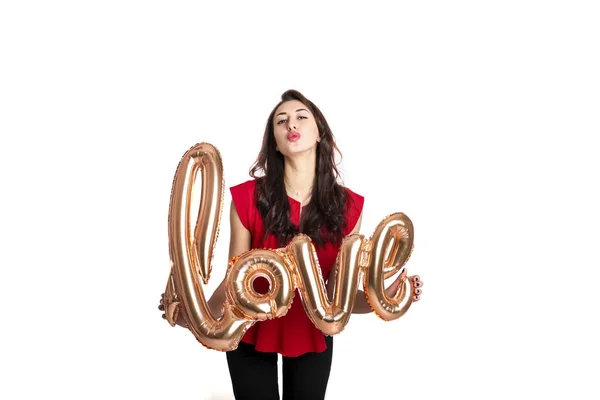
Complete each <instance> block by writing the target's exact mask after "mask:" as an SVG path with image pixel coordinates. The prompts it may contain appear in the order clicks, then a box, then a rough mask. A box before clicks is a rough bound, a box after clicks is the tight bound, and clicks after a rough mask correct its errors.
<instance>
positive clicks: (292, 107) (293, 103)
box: [275, 100, 310, 116]
mask: <svg viewBox="0 0 600 400" xmlns="http://www.w3.org/2000/svg"><path fill="white" fill-rule="evenodd" d="M298 110H306V111H308V112H310V110H309V109H308V107H307V106H306V105H304V103H302V102H301V101H299V100H289V101H286V102H284V103H282V104H280V105H279V107H277V110H275V116H277V115H279V114H281V113H287V114H291V113H295V112H297V111H298Z"/></svg>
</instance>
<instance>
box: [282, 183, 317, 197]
mask: <svg viewBox="0 0 600 400" xmlns="http://www.w3.org/2000/svg"><path fill="white" fill-rule="evenodd" d="M284 183H285V186H286V187H287V188H288V189H290V190H291V191H292V193H295V194H296V196H300V192H299V191H297V190H294V189H292V187H291V186H290V185H289V184H288V183H287V179H284ZM313 186H314V185H310V188H309V189H308V192H307V195H306V197H307V198H308V195H309V194H310V192H311V191H312V188H313ZM304 200H306V198H305V199H304ZM304 200H302V201H304Z"/></svg>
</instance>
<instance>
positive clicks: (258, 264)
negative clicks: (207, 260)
mask: <svg viewBox="0 0 600 400" xmlns="http://www.w3.org/2000/svg"><path fill="white" fill-rule="evenodd" d="M291 272H292V271H291V270H290V269H289V268H288V266H287V262H286V260H285V259H284V254H282V252H281V251H280V250H268V249H257V250H251V251H248V252H246V253H244V254H242V255H240V256H239V257H236V258H234V259H233V260H232V263H231V264H230V268H229V270H228V271H227V277H226V283H225V285H226V288H227V298H228V300H229V303H230V304H231V305H232V306H233V307H235V308H236V309H238V310H239V311H240V312H241V313H242V314H243V315H244V316H245V317H246V318H249V319H253V320H259V321H264V320H267V319H273V318H279V317H282V316H284V315H285V314H286V313H287V311H288V309H289V308H290V306H291V305H292V300H293V296H294V281H293V278H292V275H291ZM259 277H262V278H265V279H267V280H268V281H269V284H270V288H269V291H268V292H267V293H265V294H260V293H257V292H256V291H255V290H254V286H253V285H252V284H253V282H254V280H255V279H256V278H259Z"/></svg>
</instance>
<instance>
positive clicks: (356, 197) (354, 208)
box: [346, 188, 365, 234]
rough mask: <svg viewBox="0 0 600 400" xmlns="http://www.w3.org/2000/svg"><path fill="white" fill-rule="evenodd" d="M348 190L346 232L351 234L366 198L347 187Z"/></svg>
mask: <svg viewBox="0 0 600 400" xmlns="http://www.w3.org/2000/svg"><path fill="white" fill-rule="evenodd" d="M346 191H347V192H348V202H347V203H346V234H349V233H350V232H352V230H354V228H355V227H356V224H357V223H358V219H359V218H360V214H361V213H362V210H363V205H364V204H365V198H364V197H363V196H361V195H360V194H358V193H354V192H353V191H352V190H350V189H348V188H346Z"/></svg>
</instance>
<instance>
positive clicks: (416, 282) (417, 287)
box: [385, 269, 423, 301]
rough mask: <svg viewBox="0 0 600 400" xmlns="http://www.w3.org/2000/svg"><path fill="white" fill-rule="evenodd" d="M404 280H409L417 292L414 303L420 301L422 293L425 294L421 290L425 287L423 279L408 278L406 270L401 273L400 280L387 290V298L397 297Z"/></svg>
mask: <svg viewBox="0 0 600 400" xmlns="http://www.w3.org/2000/svg"><path fill="white" fill-rule="evenodd" d="M404 279H409V280H410V283H411V285H412V286H413V288H414V290H415V294H414V296H413V301H419V300H420V299H421V293H423V291H422V290H421V287H423V281H422V280H421V278H419V275H413V276H409V277H407V276H406V269H405V270H404V271H402V272H401V273H400V278H399V279H396V280H395V281H394V283H392V284H391V285H390V287H389V288H387V289H386V290H385V294H386V295H387V297H394V296H395V295H396V292H397V291H398V288H399V287H400V284H401V283H402V281H404Z"/></svg>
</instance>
